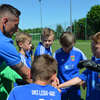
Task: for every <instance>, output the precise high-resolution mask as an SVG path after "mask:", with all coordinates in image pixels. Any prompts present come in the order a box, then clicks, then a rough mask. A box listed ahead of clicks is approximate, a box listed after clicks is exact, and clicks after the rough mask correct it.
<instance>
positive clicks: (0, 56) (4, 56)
mask: <svg viewBox="0 0 100 100" xmlns="http://www.w3.org/2000/svg"><path fill="white" fill-rule="evenodd" d="M2 62H6V64H7V65H8V66H14V65H16V64H18V63H20V62H21V58H20V56H19V53H18V52H17V50H16V48H15V47H14V45H13V40H12V39H11V38H8V37H6V36H5V35H3V33H2V32H1V31H0V65H1V64H2Z"/></svg>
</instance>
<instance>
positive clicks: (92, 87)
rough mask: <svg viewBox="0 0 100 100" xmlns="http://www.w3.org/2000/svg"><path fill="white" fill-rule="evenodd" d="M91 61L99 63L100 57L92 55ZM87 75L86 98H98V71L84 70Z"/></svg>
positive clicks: (99, 84) (99, 89) (99, 75)
mask: <svg viewBox="0 0 100 100" xmlns="http://www.w3.org/2000/svg"><path fill="white" fill-rule="evenodd" d="M92 61H95V62H96V63H98V64H100V58H96V57H94V56H93V57H92ZM83 73H84V74H85V75H86V76H87V81H86V82H87V93H86V100H100V72H94V71H91V70H88V69H87V70H85V71H84V72H83Z"/></svg>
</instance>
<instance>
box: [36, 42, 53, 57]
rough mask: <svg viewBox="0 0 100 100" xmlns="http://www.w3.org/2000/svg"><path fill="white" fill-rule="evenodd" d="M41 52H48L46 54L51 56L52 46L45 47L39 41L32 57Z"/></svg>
mask: <svg viewBox="0 0 100 100" xmlns="http://www.w3.org/2000/svg"><path fill="white" fill-rule="evenodd" d="M42 54H48V55H50V56H52V48H51V47H49V48H45V47H44V46H43V44H42V43H41V42H39V44H38V46H37V48H36V50H35V54H34V57H36V56H39V55H42Z"/></svg>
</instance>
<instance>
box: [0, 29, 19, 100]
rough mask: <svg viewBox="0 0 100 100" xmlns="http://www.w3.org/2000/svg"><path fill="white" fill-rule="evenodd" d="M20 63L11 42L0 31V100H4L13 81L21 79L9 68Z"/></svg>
mask: <svg viewBox="0 0 100 100" xmlns="http://www.w3.org/2000/svg"><path fill="white" fill-rule="evenodd" d="M20 62H21V58H20V56H19V53H18V52H17V50H16V48H15V47H14V45H13V40H12V39H11V38H8V37H6V36H5V35H4V34H3V33H2V32H1V30H0V100H6V98H7V96H8V94H9V92H10V91H11V89H12V88H13V82H15V79H16V78H21V77H20V76H19V75H18V74H17V73H16V72H15V71H14V70H12V69H11V68H10V67H9V66H11V67H12V66H14V65H16V64H19V63H20Z"/></svg>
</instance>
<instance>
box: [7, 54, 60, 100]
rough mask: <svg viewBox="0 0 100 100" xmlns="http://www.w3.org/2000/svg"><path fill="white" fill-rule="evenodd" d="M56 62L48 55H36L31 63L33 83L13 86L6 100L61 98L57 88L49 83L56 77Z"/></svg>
mask: <svg viewBox="0 0 100 100" xmlns="http://www.w3.org/2000/svg"><path fill="white" fill-rule="evenodd" d="M56 71H57V62H56V60H55V59H54V58H53V57H51V56H49V55H41V56H38V57H37V58H36V59H35V60H34V61H33V63H32V68H31V76H32V80H33V83H31V84H28V85H22V86H18V87H16V88H14V89H13V90H12V91H11V93H10V95H9V97H8V100H33V99H34V100H61V98H60V93H59V92H58V90H57V89H56V88H54V87H52V86H51V85H49V84H50V83H51V81H53V80H54V79H55V78H56Z"/></svg>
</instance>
